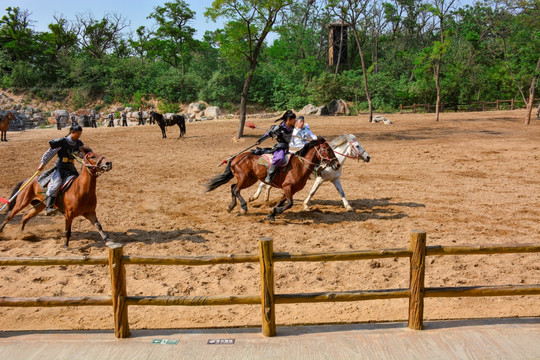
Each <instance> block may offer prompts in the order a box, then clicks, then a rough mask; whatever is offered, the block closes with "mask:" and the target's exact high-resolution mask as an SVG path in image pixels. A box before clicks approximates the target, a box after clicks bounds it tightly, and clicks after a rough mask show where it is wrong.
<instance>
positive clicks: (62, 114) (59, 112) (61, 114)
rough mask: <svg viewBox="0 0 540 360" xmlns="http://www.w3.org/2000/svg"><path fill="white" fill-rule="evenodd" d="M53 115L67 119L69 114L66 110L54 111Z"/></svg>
mask: <svg viewBox="0 0 540 360" xmlns="http://www.w3.org/2000/svg"><path fill="white" fill-rule="evenodd" d="M54 115H55V116H56V115H60V116H67V117H69V112H68V111H67V110H54Z"/></svg>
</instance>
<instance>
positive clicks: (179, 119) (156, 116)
mask: <svg viewBox="0 0 540 360" xmlns="http://www.w3.org/2000/svg"><path fill="white" fill-rule="evenodd" d="M150 119H151V120H153V121H156V122H157V123H158V125H159V127H160V129H161V136H162V139H166V138H167V133H166V132H165V126H173V125H178V128H179V129H180V135H179V136H178V138H181V137H182V136H184V134H185V133H186V118H185V117H184V115H173V116H172V117H171V118H170V119H165V117H164V116H163V114H160V113H157V112H155V111H150Z"/></svg>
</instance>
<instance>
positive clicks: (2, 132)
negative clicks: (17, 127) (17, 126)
mask: <svg viewBox="0 0 540 360" xmlns="http://www.w3.org/2000/svg"><path fill="white" fill-rule="evenodd" d="M11 120H15V115H13V113H12V112H8V113H7V114H5V115H4V116H2V119H0V141H7V131H8V129H9V122H10V121H11Z"/></svg>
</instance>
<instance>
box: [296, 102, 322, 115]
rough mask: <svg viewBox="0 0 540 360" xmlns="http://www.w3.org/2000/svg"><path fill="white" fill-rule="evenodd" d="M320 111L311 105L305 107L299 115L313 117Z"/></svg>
mask: <svg viewBox="0 0 540 360" xmlns="http://www.w3.org/2000/svg"><path fill="white" fill-rule="evenodd" d="M318 110H319V108H318V107H316V106H314V105H311V104H307V105H306V106H304V107H303V108H302V110H300V111H299V112H298V114H300V115H312V114H316V113H317V111H318Z"/></svg>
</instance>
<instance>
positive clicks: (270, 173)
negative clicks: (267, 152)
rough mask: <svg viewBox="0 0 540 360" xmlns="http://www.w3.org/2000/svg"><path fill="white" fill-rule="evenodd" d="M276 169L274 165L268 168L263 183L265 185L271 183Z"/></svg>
mask: <svg viewBox="0 0 540 360" xmlns="http://www.w3.org/2000/svg"><path fill="white" fill-rule="evenodd" d="M276 170H277V167H276V166H275V165H270V167H269V168H268V171H267V172H266V179H264V182H265V183H267V184H271V183H272V179H273V178H274V174H275V173H276Z"/></svg>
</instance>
